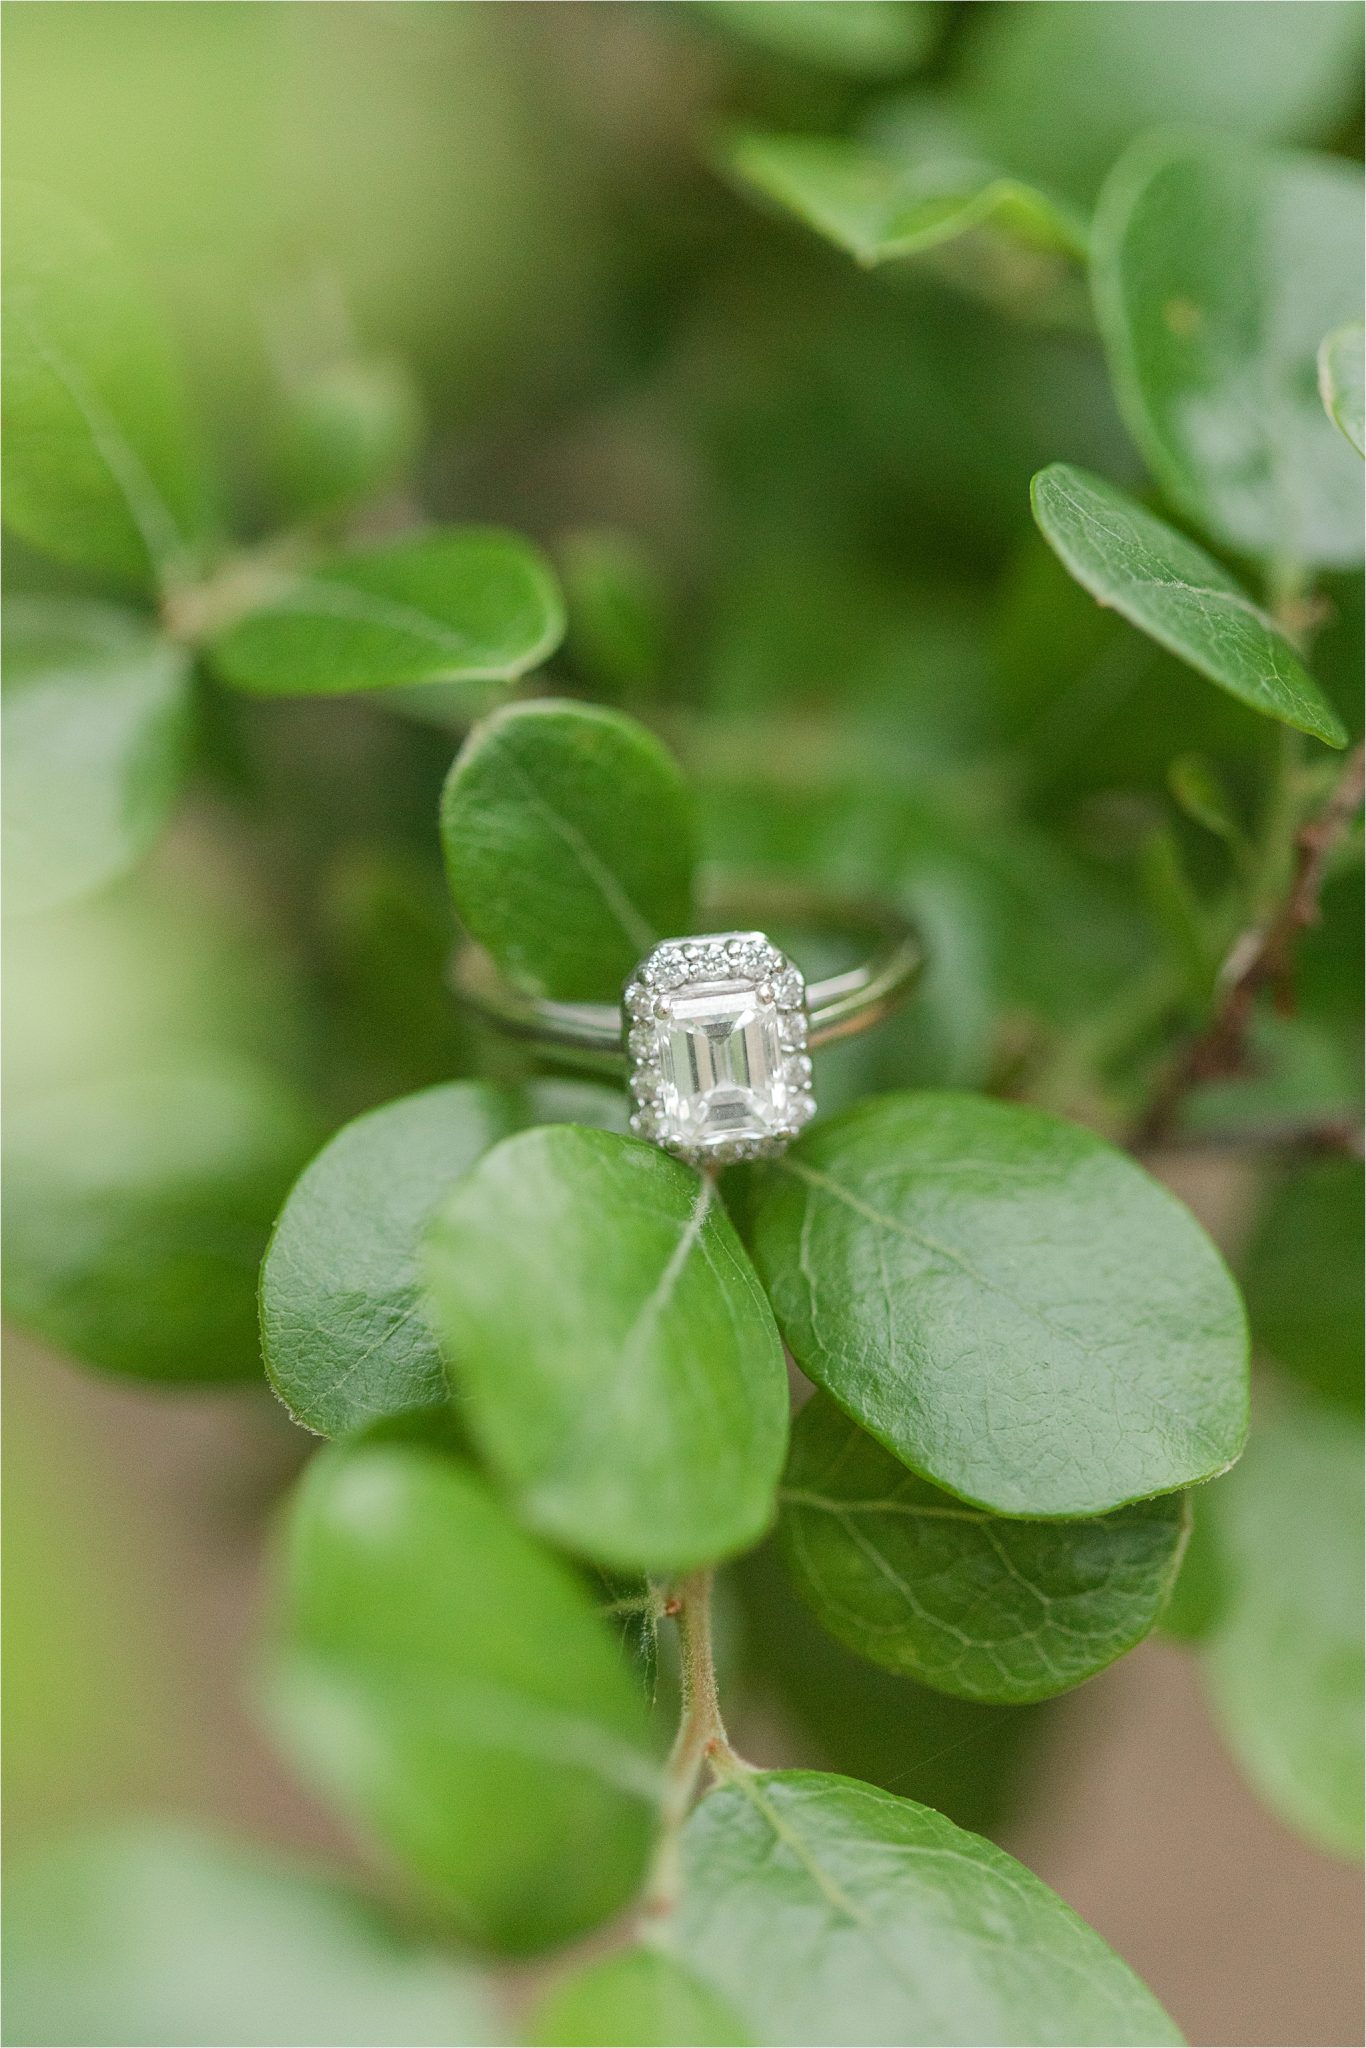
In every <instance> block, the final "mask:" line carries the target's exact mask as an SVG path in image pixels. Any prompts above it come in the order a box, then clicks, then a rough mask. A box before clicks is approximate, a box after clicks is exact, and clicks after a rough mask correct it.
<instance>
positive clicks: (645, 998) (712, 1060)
mask: <svg viewBox="0 0 1366 2048" xmlns="http://www.w3.org/2000/svg"><path fill="white" fill-rule="evenodd" d="M625 1012H626V1050H627V1055H628V1057H629V1059H630V1062H631V1093H632V1096H633V1097H634V1099H635V1105H636V1106H635V1114H634V1115H633V1116H632V1118H631V1129H632V1130H633V1131H634V1132H635V1133H636V1135H637V1137H641V1138H650V1139H652V1140H653V1141H654V1143H655V1144H657V1145H662V1146H663V1147H664V1149H665V1150H666V1151H668V1152H674V1153H677V1154H678V1156H679V1157H680V1158H682V1159H687V1160H689V1161H691V1162H692V1164H693V1165H696V1166H703V1165H728V1164H729V1163H730V1162H731V1161H732V1160H736V1159H756V1158H761V1157H769V1156H771V1155H772V1154H774V1153H776V1152H781V1151H782V1149H783V1147H784V1146H785V1145H787V1144H788V1143H789V1142H790V1141H791V1140H792V1139H793V1138H795V1137H796V1135H797V1133H798V1132H799V1131H800V1130H801V1128H802V1126H803V1125H804V1124H805V1123H808V1122H809V1121H810V1119H811V1118H812V1117H813V1116H814V1115H815V1112H816V1104H815V1100H814V1097H813V1096H812V1092H811V1062H810V1060H809V1059H808V1058H807V1055H806V984H805V982H804V981H803V980H802V977H801V974H800V973H799V972H798V970H797V969H796V968H795V967H794V966H793V965H792V962H791V961H790V960H789V959H788V958H787V956H786V954H784V953H780V952H779V950H778V948H777V947H776V946H774V945H772V944H770V942H769V941H768V939H766V938H765V937H764V934H763V933H762V932H717V933H714V934H713V935H712V936H710V937H708V938H697V939H666V940H665V941H664V943H663V944H662V945H660V946H656V948H655V950H654V952H653V953H651V954H650V956H649V958H648V959H647V960H644V961H643V962H642V963H641V965H640V966H639V967H638V968H637V970H636V973H635V975H634V977H633V979H632V980H631V982H630V983H629V984H628V986H627V989H626V997H625Z"/></svg>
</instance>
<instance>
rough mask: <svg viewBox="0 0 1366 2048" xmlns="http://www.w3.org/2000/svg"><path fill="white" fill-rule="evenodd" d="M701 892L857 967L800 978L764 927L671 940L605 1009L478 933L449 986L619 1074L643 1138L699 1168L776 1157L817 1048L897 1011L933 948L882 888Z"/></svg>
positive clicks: (799, 1119) (742, 887) (810, 1100)
mask: <svg viewBox="0 0 1366 2048" xmlns="http://www.w3.org/2000/svg"><path fill="white" fill-rule="evenodd" d="M703 899H704V901H705V902H706V903H707V904H708V906H709V909H710V911H711V914H712V915H713V916H714V917H715V918H716V920H717V922H718V923H719V922H720V921H721V920H722V919H723V918H724V919H739V918H745V917H753V916H755V915H756V914H757V915H759V916H761V917H763V916H768V917H773V918H775V919H779V920H781V921H782V924H783V926H784V927H785V928H796V929H799V930H803V931H806V930H809V931H811V932H813V933H815V932H824V933H826V934H828V936H829V939H830V940H832V941H834V946H835V948H837V950H838V953H840V954H843V955H845V956H846V957H848V956H849V955H850V954H851V953H853V954H854V955H855V962H854V964H853V965H850V966H845V967H842V968H840V969H839V970H838V971H837V972H835V973H832V974H827V975H826V976H825V977H824V978H823V979H821V980H819V981H807V980H806V979H805V977H804V976H803V974H802V972H801V970H800V968H799V967H797V966H796V964H795V963H794V962H793V960H792V959H791V958H790V957H789V955H788V954H786V953H785V952H783V951H782V950H781V948H780V947H778V946H776V945H774V943H773V941H772V940H771V939H770V938H769V937H768V935H767V933H766V932H762V931H750V930H740V931H718V932H711V933H709V934H707V935H705V936H700V937H692V938H678V939H664V940H661V941H659V942H657V943H656V944H655V945H654V946H653V947H652V948H651V950H650V951H649V952H648V953H647V954H646V956H645V958H644V959H643V960H642V961H641V962H640V964H639V965H638V966H637V967H636V968H634V969H633V970H632V973H631V976H630V979H629V980H628V981H627V983H626V986H625V989H624V990H623V993H622V997H621V1000H620V1001H619V1002H614V1003H608V1002H601V1001H580V1000H578V999H577V998H566V997H563V996H558V995H556V996H551V995H549V994H546V993H543V992H540V991H538V990H537V989H535V988H534V987H528V986H526V984H525V983H524V982H521V983H519V982H518V981H516V980H513V979H510V978H509V977H508V976H506V975H505V974H504V973H503V972H502V971H501V970H500V968H499V966H498V964H497V963H496V961H495V960H494V959H493V957H492V955H491V954H490V953H489V952H487V951H486V950H485V949H484V948H483V947H482V946H480V945H479V944H478V942H477V941H476V940H475V939H474V938H473V937H472V936H470V937H466V938H464V939H463V940H461V942H460V943H459V944H458V945H457V947H456V950H455V953H454V955H453V957H452V961H451V985H452V987H453V989H454V991H455V993H456V994H457V996H458V997H459V998H460V1000H461V1001H462V1002H463V1003H464V1004H466V1005H467V1007H468V1008H469V1009H470V1010H471V1011H472V1012H473V1013H474V1014H475V1015H476V1016H478V1017H480V1018H482V1019H483V1021H484V1022H485V1023H486V1024H489V1025H492V1026H493V1027H494V1028H495V1029H496V1030H498V1031H500V1032H505V1033H508V1034H510V1035H511V1036H513V1037H515V1038H521V1039H525V1040H527V1041H528V1042H530V1043H531V1044H533V1045H535V1046H536V1047H537V1048H538V1050H539V1051H540V1052H541V1053H543V1054H544V1055H546V1056H547V1057H549V1058H552V1059H554V1060H556V1061H558V1062H560V1063H562V1064H569V1065H572V1066H575V1067H582V1068H585V1069H587V1070H588V1071H590V1072H594V1073H618V1074H619V1073H620V1072H621V1071H622V1069H623V1068H624V1069H625V1073H626V1081H627V1087H628V1089H629V1099H630V1105H631V1106H630V1112H629V1115H630V1128H631V1130H632V1132H633V1133H634V1134H635V1135H636V1136H637V1137H638V1138H643V1139H644V1140H646V1141H647V1142H648V1143H650V1144H653V1145H659V1146H661V1147H662V1148H663V1150H665V1151H666V1152H671V1153H672V1154H673V1155H674V1157H675V1158H678V1159H682V1160H686V1161H687V1162H688V1163H689V1164H690V1165H694V1166H698V1167H719V1166H728V1165H730V1164H731V1163H732V1162H733V1161H736V1160H743V1159H770V1158H773V1157H774V1156H775V1155H777V1154H778V1153H780V1152H782V1151H783V1150H784V1149H785V1147H786V1146H787V1145H789V1144H790V1143H791V1142H792V1140H793V1139H794V1138H795V1137H797V1136H798V1134H799V1133H800V1132H801V1131H802V1129H803V1128H804V1127H805V1126H806V1124H808V1123H809V1122H810V1120H811V1118H812V1117H813V1116H814V1115H815V1113H816V1102H815V1096H814V1093H813V1091H812V1075H811V1053H812V1052H813V1051H815V1050H816V1049H817V1048H819V1047H821V1046H823V1045H831V1044H833V1043H834V1042H835V1041H836V1040H837V1039H843V1038H847V1037H849V1036H850V1035H851V1034H853V1033H854V1032H860V1031H867V1030H868V1029H869V1028H870V1027H871V1026H873V1025H875V1024H877V1023H878V1022H879V1021H880V1020H881V1019H882V1018H884V1017H886V1016H887V1015H888V1014H889V1013H890V1012H891V1011H892V1010H894V1009H896V1008H897V1006H898V1005H899V1004H900V1003H902V1002H903V1001H904V1000H905V999H906V997H907V996H908V995H909V994H910V992H911V990H912V989H913V988H914V986H915V983H916V980H917V977H918V976H919V974H920V972H921V969H922V967H923V965H924V959H925V955H924V948H923V947H922V945H921V942H920V938H919V935H918V933H917V932H916V930H915V927H914V925H913V924H912V922H911V920H910V919H909V918H908V917H907V915H906V914H905V912H904V911H903V910H902V909H901V907H900V906H899V905H898V904H896V903H889V902H885V901H880V900H878V899H876V898H869V897H858V896H853V897H851V896H845V895H842V894H835V893H832V892H828V891H825V890H823V889H820V888H812V887H808V886H804V885H794V884H791V883H787V882H784V881H780V880H778V879H777V878H776V877H771V876H770V877H766V878H762V879H760V878H755V877H750V878H748V879H743V878H738V877H737V878H730V877H726V876H722V875H711V876H708V877H707V878H706V879H705V881H704V885H703Z"/></svg>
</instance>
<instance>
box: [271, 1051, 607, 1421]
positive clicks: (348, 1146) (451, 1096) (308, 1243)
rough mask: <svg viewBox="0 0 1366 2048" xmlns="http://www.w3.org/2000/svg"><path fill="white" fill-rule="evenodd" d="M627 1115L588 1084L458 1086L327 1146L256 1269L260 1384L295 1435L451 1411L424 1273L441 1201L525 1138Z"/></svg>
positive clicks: (409, 1098) (393, 1107) (374, 1115)
mask: <svg viewBox="0 0 1366 2048" xmlns="http://www.w3.org/2000/svg"><path fill="white" fill-rule="evenodd" d="M623 1108H624V1105H623V1104H622V1101H621V1097H620V1096H619V1095H618V1094H617V1093H616V1092H615V1091H610V1090H608V1089H605V1088H595V1087H593V1086H592V1085H591V1084H590V1083H581V1084H577V1085H575V1084H565V1083H559V1082H541V1083H537V1084H533V1085H532V1086H531V1087H529V1088H527V1089H513V1088H495V1087H492V1086H490V1085H489V1084H488V1083H486V1082H482V1081H452V1082H448V1083H445V1084H444V1085H442V1086H440V1087H436V1088H424V1089H422V1090H420V1091H419V1092H418V1093H417V1094H416V1095H405V1096H404V1097H402V1099H401V1100H399V1101H398V1102H387V1103H385V1104H384V1106H383V1107H382V1108H380V1109H372V1110H370V1111H368V1112H367V1113H366V1115H364V1116H359V1117H357V1118H356V1119H355V1120H354V1122H352V1123H349V1124H346V1125H345V1126H344V1127H343V1128H342V1129H341V1130H340V1131H338V1132H337V1133H336V1135H335V1136H334V1137H332V1138H330V1139H329V1140H328V1142H327V1144H326V1145H325V1146H324V1147H323V1149H322V1151H321V1152H320V1153H319V1154H318V1156H317V1158H316V1159H314V1160H313V1161H312V1163H311V1164H310V1165H309V1166H308V1167H307V1169H306V1170H305V1172H304V1173H303V1174H302V1175H301V1177H300V1178H299V1180H298V1181H297V1182H296V1184H295V1186H294V1187H293V1188H292V1189H291V1191H290V1195H289V1199H288V1201H287V1202H286V1203H285V1206H284V1209H283V1211H282V1213H281V1216H280V1220H279V1222H278V1223H277V1224H276V1227H275V1232H274V1235H273V1236H272V1238H271V1241H270V1248H269V1250H268V1251H267V1253H266V1258H265V1263H264V1265H263V1266H262V1268H261V1342H262V1348H263V1349H264V1352H265V1360H266V1371H267V1372H268V1373H269V1375H270V1380H271V1385H272V1386H273V1387H274V1388H275V1391H276V1393H277V1394H278V1395H279V1396H280V1399H281V1400H282V1401H283V1402H284V1404H285V1406H286V1407H287V1408H288V1410H289V1412H290V1414H291V1415H292V1416H293V1417H294V1419H295V1421H296V1422H301V1423H302V1424H303V1425H304V1427H305V1428H306V1429H312V1430H316V1431H317V1432H318V1434H319V1435H320V1436H346V1435H349V1434H351V1433H352V1432H353V1431H355V1430H358V1429H364V1428H366V1427H367V1426H368V1425H369V1424H370V1423H372V1422H374V1421H376V1420H377V1419H378V1418H379V1417H381V1416H386V1415H400V1414H405V1413H407V1412H408V1411H409V1410H411V1409H420V1408H425V1407H428V1406H431V1405H433V1404H435V1403H438V1402H444V1401H446V1400H447V1398H448V1396H447V1390H446V1375H445V1369H444V1367H443V1365H442V1362H441V1353H440V1349H439V1347H438V1345H437V1341H436V1336H435V1334H434V1332H433V1330H432V1327H431V1323H430V1321H429V1320H428V1316H427V1312H426V1306H425V1303H424V1301H423V1299H422V1281H421V1273H420V1270H419V1267H420V1252H421V1246H422V1239H423V1236H424V1234H425V1232H426V1229H427V1226H428V1224H429V1223H430V1222H431V1220H432V1218H433V1216H434V1215H435V1214H436V1212H437V1209H438V1208H439V1207H440V1204H441V1201H442V1198H443V1196H445V1195H447V1194H449V1192H450V1190H451V1189H452V1188H453V1187H454V1185H455V1183H456V1182H457V1181H458V1180H459V1179H460V1176H461V1175H462V1174H463V1173H465V1172H467V1171H468V1169H469V1168H470V1167H471V1166H473V1164H474V1162H475V1160H476V1159H478V1158H479V1157H480V1155H481V1154H482V1153H484V1152H486V1151H487V1150H488V1149H489V1147H490V1145H494V1144H496V1143H497V1142H498V1140H499V1139H500V1138H505V1137H508V1136H509V1135H510V1134H511V1133H512V1132H513V1131H516V1130H520V1129H521V1128H522V1127H523V1125H525V1124H528V1123H539V1122H546V1123H550V1122H558V1121H560V1120H562V1119H563V1120H565V1121H572V1122H574V1123H589V1122H592V1121H598V1122H602V1123H604V1124H607V1125H608V1126H609V1127H610V1126H611V1125H612V1123H613V1122H614V1121H615V1120H616V1119H617V1117H618V1116H619V1114H621V1112H622V1110H623Z"/></svg>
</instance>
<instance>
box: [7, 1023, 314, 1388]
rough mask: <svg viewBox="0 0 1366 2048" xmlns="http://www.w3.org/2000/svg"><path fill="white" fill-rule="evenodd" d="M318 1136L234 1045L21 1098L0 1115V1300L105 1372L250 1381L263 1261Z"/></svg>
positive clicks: (277, 1084)
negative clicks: (0, 1262)
mask: <svg viewBox="0 0 1366 2048" xmlns="http://www.w3.org/2000/svg"><path fill="white" fill-rule="evenodd" d="M318 1135H319V1125H318V1121H317V1119H316V1117H315V1116H314V1114H313V1113H312V1112H311V1111H310V1110H309V1109H308V1108H307V1107H306V1106H305V1105H304V1104H302V1103H301V1102H300V1101H299V1100H298V1099H297V1097H296V1096H295V1094H294V1093H293V1091H292V1089H290V1088H289V1087H288V1086H287V1085H286V1084H285V1083H284V1082H283V1081H282V1080H281V1079H280V1077H279V1076H278V1075H276V1074H275V1073H273V1072H272V1071H270V1070H269V1069H268V1068H266V1067H264V1066H260V1065H258V1064H257V1063H256V1062H254V1061H249V1060H247V1059H244V1058H239V1057H236V1056H233V1055H229V1054H213V1053H208V1052H203V1053H198V1054H190V1053H187V1052H179V1053H176V1054H173V1055H168V1056H165V1057H164V1058H163V1060H162V1061H161V1063H160V1064H159V1065H158V1066H157V1067H156V1068H155V1069H154V1070H148V1071H145V1072H139V1073H134V1074H116V1075H99V1076H96V1077H92V1078H91V1079H90V1080H87V1081H79V1082H71V1083H67V1084H65V1085H63V1086H61V1087H58V1088H54V1089H51V1090H45V1091H41V1092H39V1091H35V1092H34V1093H33V1094H32V1095H31V1096H26V1097H25V1098H24V1099H23V1100H22V1101H20V1102H17V1103H16V1104H15V1105H14V1106H13V1107H12V1108H11V1110H10V1112H9V1115H8V1117H7V1118H6V1128H5V1194H6V1198H7V1212H8V1213H7V1215H6V1218H5V1272H4V1282H5V1306H6V1312H7V1313H8V1314H10V1315H12V1316H13V1317H14V1319H15V1321H16V1322H18V1323H21V1324H22V1325H23V1326H24V1328H25V1329H28V1330H32V1331H33V1332H34V1333H35V1335H37V1336H39V1337H42V1338H43V1339H44V1340H45V1341H46V1342H47V1343H49V1344H53V1345H56V1346H57V1347H58V1348H59V1349H60V1350H63V1351H67V1352H70V1354H71V1355H72V1356H73V1357H75V1358H79V1359H81V1360H82V1361H84V1363H85V1364H87V1365H93V1366H97V1367H99V1368H100V1369H101V1370H102V1371H104V1372H114V1373H127V1374H130V1375H131V1376H133V1377H134V1378H138V1379H152V1380H175V1381H185V1382H195V1381H206V1380H234V1379H254V1378H255V1377H256V1375H257V1374H258V1373H259V1371H260V1342H259V1339H258V1336H257V1327H256V1274H257V1269H258V1268H259V1266H260V1262H261V1255H262V1253H263V1252H264V1250H265V1247H266V1240H267V1237H268V1236H269V1233H270V1227H271V1224H272V1222H273V1220H274V1218H275V1215H276V1212H277V1211H278V1209H279V1206H280V1203H281V1201H282V1199H283V1197H284V1193H285V1190H286V1189H287V1188H288V1186H289V1184H290V1182H291V1181H292V1180H293V1178H294V1176H295V1174H296V1173H297V1172H298V1171H299V1168H300V1166H301V1165H302V1163H303V1161H304V1160H305V1159H307V1157H308V1155H309V1153H310V1152H311V1151H312V1150H313V1148H314V1147H315V1145H316V1144H317V1141H318Z"/></svg>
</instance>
